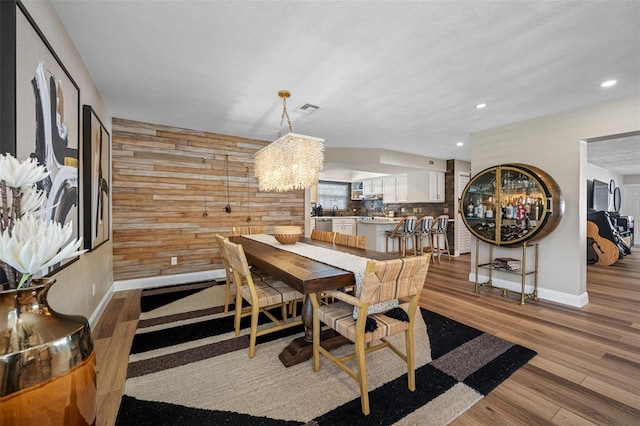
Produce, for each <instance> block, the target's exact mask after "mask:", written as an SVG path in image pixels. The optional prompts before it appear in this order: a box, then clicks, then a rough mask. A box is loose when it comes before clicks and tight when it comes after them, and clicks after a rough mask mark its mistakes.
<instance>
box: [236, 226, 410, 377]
mask: <svg viewBox="0 0 640 426" xmlns="http://www.w3.org/2000/svg"><path fill="white" fill-rule="evenodd" d="M229 240H230V241H232V242H234V243H236V244H240V245H242V248H243V250H244V253H245V256H246V257H247V261H248V262H249V264H250V265H252V266H255V267H256V268H259V269H260V270H262V271H264V272H266V273H268V274H269V275H271V276H273V277H275V278H277V279H279V280H281V281H282V282H284V283H285V284H287V285H289V286H290V287H291V288H293V289H295V290H297V291H299V292H300V293H302V294H304V295H305V297H304V301H303V305H302V312H301V318H302V324H303V325H304V328H305V332H304V336H302V337H298V338H295V339H293V341H292V342H291V343H289V345H288V346H286V347H285V348H284V349H283V350H282V352H281V353H280V355H279V358H280V361H281V362H282V363H283V364H284V365H285V366H286V367H290V366H292V365H296V364H299V363H301V362H304V361H306V360H308V359H310V358H311V357H312V356H313V347H312V345H313V307H312V305H311V296H312V295H314V294H320V293H322V292H323V291H325V290H336V289H339V288H343V287H349V286H353V285H355V284H356V280H355V276H354V273H353V272H351V271H348V270H345V269H341V268H338V267H336V266H332V265H330V264H327V263H323V262H322V261H320V260H314V259H310V258H308V257H304V256H301V255H299V254H296V253H292V252H290V251H286V250H282V249H280V248H278V247H277V246H274V245H269V244H265V243H263V242H260V241H256V240H253V239H251V238H247V237H243V236H232V237H229ZM298 243H302V244H308V245H313V246H319V247H325V248H329V249H331V250H336V251H340V252H343V253H350V254H353V255H356V256H360V257H364V258H367V259H373V260H388V259H397V258H399V257H400V254H399V253H384V252H378V251H373V250H366V249H360V248H356V247H348V246H342V245H337V244H334V243H330V242H323V241H318V240H312V239H310V238H305V237H303V238H301V239H300V240H299V241H298ZM298 243H296V244H298ZM347 342H348V341H347V340H346V339H345V338H344V337H343V336H341V335H339V334H337V333H335V332H334V331H333V330H330V329H327V330H325V331H323V332H322V335H321V344H322V346H323V347H325V348H327V349H329V350H331V349H333V348H335V347H338V346H341V345H343V344H345V343H347Z"/></svg>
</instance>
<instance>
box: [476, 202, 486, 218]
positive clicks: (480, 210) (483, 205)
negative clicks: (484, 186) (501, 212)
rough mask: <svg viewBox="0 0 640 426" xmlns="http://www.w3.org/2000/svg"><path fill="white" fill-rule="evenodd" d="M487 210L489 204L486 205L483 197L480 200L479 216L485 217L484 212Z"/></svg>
mask: <svg viewBox="0 0 640 426" xmlns="http://www.w3.org/2000/svg"><path fill="white" fill-rule="evenodd" d="M486 210H487V206H485V204H484V201H483V200H482V197H480V200H478V217H484V213H485V211H486Z"/></svg>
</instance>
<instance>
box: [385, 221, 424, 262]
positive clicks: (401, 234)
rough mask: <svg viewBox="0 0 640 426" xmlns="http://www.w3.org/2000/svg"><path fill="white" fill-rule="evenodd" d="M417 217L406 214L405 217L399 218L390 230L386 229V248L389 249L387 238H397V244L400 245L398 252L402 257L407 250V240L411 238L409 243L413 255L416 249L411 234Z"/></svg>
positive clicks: (415, 253)
mask: <svg viewBox="0 0 640 426" xmlns="http://www.w3.org/2000/svg"><path fill="white" fill-rule="evenodd" d="M416 220H417V217H415V216H407V217H405V218H402V219H400V222H398V224H397V225H396V227H395V228H393V230H392V231H387V232H386V234H387V242H386V250H387V252H388V251H389V240H394V239H397V240H398V245H399V246H400V253H401V254H402V257H404V256H406V251H407V240H411V245H412V248H413V255H414V256H415V255H417V254H418V252H417V250H416V241H415V236H414V234H413V229H414V228H415V224H416Z"/></svg>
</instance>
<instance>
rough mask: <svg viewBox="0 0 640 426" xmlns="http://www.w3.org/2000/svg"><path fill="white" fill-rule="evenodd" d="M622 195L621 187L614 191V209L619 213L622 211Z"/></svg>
mask: <svg viewBox="0 0 640 426" xmlns="http://www.w3.org/2000/svg"><path fill="white" fill-rule="evenodd" d="M620 197H621V194H620V187H619V186H616V189H614V190H613V208H614V209H615V211H617V212H619V211H620V203H621V202H622V200H621V199H620Z"/></svg>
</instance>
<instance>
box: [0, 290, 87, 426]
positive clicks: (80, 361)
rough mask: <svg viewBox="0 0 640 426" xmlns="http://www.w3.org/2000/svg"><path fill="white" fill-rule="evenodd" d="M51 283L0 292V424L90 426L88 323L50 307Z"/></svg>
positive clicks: (85, 320) (84, 319) (78, 317)
mask: <svg viewBox="0 0 640 426" xmlns="http://www.w3.org/2000/svg"><path fill="white" fill-rule="evenodd" d="M54 282H55V280H49V279H43V280H34V281H33V282H32V284H31V286H30V287H27V288H22V289H19V290H7V291H1V292H0V425H38V426H40V425H65V426H66V425H93V424H95V421H96V369H95V366H96V358H95V352H94V350H93V340H92V339H91V330H90V329H89V323H88V322H87V319H86V318H84V317H82V316H77V315H64V314H60V313H58V312H56V311H54V310H53V309H51V307H49V305H48V303H47V293H48V291H49V288H50V287H51V285H52V284H53V283H54Z"/></svg>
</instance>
